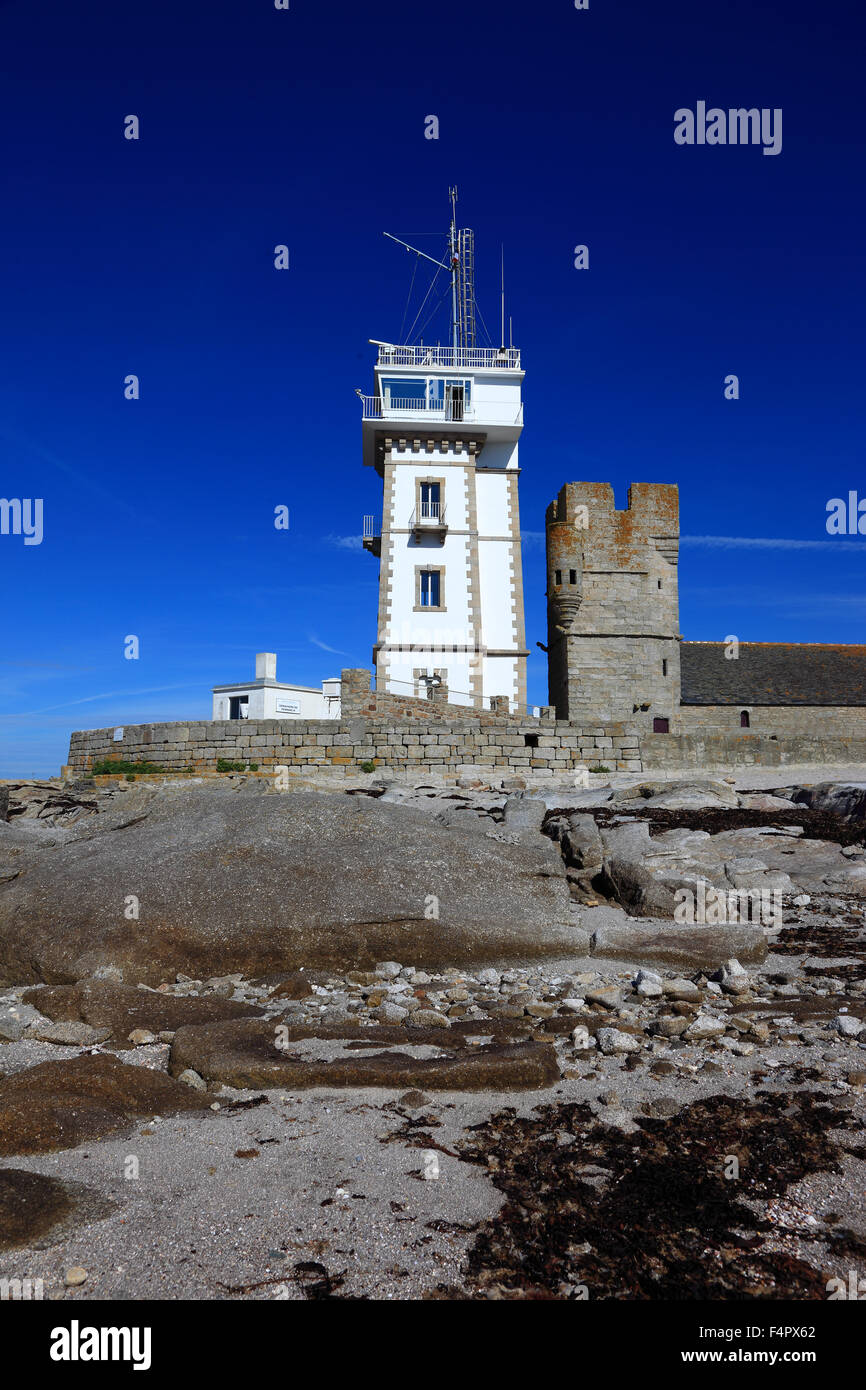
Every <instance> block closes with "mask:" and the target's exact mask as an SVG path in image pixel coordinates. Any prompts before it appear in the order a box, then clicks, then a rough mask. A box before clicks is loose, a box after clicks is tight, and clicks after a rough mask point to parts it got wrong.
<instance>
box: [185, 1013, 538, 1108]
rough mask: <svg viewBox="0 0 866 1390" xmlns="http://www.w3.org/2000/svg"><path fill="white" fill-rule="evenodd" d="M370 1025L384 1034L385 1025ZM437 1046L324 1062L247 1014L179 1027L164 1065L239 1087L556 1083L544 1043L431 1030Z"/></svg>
mask: <svg viewBox="0 0 866 1390" xmlns="http://www.w3.org/2000/svg"><path fill="white" fill-rule="evenodd" d="M370 1031H371V1032H372V1031H373V1030H372V1029H371V1030H370ZM375 1031H376V1032H377V1033H379V1034H381V1033H383V1032H386V1030H385V1029H384V1028H380V1029H377V1030H375ZM395 1031H398V1030H395ZM408 1032H409V1030H408V1029H407V1030H403V1029H401V1030H399V1033H400V1041H401V1042H402V1041H411V1042H412V1043H417V1042H421V1041H422V1040H423V1041H426V1039H423V1038H422V1036H419V1034H420V1030H412V1036H411V1038H408V1039H407V1038H406V1034H407V1033H408ZM372 1041H373V1040H372V1039H371V1042H372ZM394 1041H397V1040H396V1039H394ZM290 1045H291V1039H289V1040H288V1046H290ZM436 1045H437V1046H439V1047H440V1048H441V1049H442V1055H440V1056H438V1057H413V1056H411V1055H410V1054H409V1053H406V1052H400V1051H386V1052H378V1053H375V1054H374V1055H373V1056H366V1057H362V1056H357V1055H354V1054H353V1055H348V1056H345V1057H335V1058H331V1059H327V1060H319V1059H316V1058H309V1057H293V1056H291V1055H290V1054H289V1053H288V1052H287V1051H286V1050H285V1049H280V1048H278V1047H277V1043H276V1030H275V1028H274V1025H273V1024H272V1023H269V1022H265V1021H261V1020H256V1019H254V1020H250V1021H240V1022H237V1023H213V1024H204V1025H203V1026H201V1027H197V1028H181V1029H179V1031H178V1032H177V1034H176V1035H175V1039H174V1042H173V1043H172V1048H171V1063H170V1067H171V1071H172V1072H173V1073H174V1075H175V1076H178V1075H180V1073H181V1072H183V1071H186V1070H187V1069H188V1068H189V1069H191V1070H192V1071H195V1072H198V1074H199V1076H203V1077H205V1078H206V1079H207V1080H208V1081H211V1082H222V1084H223V1085H225V1086H233V1087H237V1088H239V1089H246V1090H252V1089H257V1088H260V1087H261V1088H268V1087H270V1088H278V1089H280V1090H290V1091H295V1090H303V1089H308V1088H309V1087H311V1086H324V1087H339V1088H342V1087H349V1086H351V1087H361V1086H375V1087H388V1088H398V1087H399V1088H400V1089H401V1090H408V1089H412V1088H415V1087H417V1088H418V1089H419V1090H424V1091H431V1090H434V1091H518V1090H542V1089H544V1088H545V1087H548V1086H552V1085H554V1084H555V1083H556V1082H557V1081H559V1066H558V1064H557V1061H556V1054H555V1052H554V1050H553V1047H552V1046H551V1045H550V1044H549V1043H547V1042H520V1043H514V1044H512V1045H510V1046H509V1045H505V1046H497V1045H492V1046H488V1047H474V1048H468V1047H465V1046H463V1047H458V1048H453V1047H451V1046H450V1038H448V1035H447V1034H445V1033H442V1032H437V1034H436Z"/></svg>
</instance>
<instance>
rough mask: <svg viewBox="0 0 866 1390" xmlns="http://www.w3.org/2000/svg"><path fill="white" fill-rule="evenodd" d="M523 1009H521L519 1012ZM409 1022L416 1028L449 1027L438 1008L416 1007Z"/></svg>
mask: <svg viewBox="0 0 866 1390" xmlns="http://www.w3.org/2000/svg"><path fill="white" fill-rule="evenodd" d="M522 1012H523V1010H521V1013H522ZM410 1022H411V1023H412V1024H413V1025H414V1026H415V1027H416V1028H450V1027H451V1024H450V1023H449V1022H448V1019H447V1018H446V1016H445V1014H440V1013H439V1011H438V1009H416V1010H415V1012H414V1013H413V1015H412V1017H411V1019H410Z"/></svg>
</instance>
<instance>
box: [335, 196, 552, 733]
mask: <svg viewBox="0 0 866 1390" xmlns="http://www.w3.org/2000/svg"><path fill="white" fill-rule="evenodd" d="M456 192H457V191H456V189H452V190H451V208H452V215H451V228H450V231H449V235H448V245H447V254H446V259H444V260H442V261H439V260H436V259H435V258H434V257H432V256H427V255H426V253H425V252H422V251H417V250H416V249H415V248H414V247H411V246H409V245H408V243H406V242H401V243H400V244H401V245H403V246H406V247H407V250H409V251H411V252H413V253H414V254H415V255H416V256H418V257H420V258H421V259H422V260H424V261H428V262H431V263H432V264H433V265H435V266H436V267H437V270H436V274H435V276H434V278H433V284H432V285H431V287H430V290H428V297H427V299H425V304H428V307H429V303H428V301H429V299H430V298H431V297H432V296H431V291H432V295H439V294H441V293H442V290H443V288H444V289H445V292H446V294H448V297H449V301H450V319H451V331H450V339H451V341H450V343H448V344H447V345H441V344H438V343H437V344H436V345H429V344H425V343H424V342H423V341H420V342H417V343H407V344H404V345H397V344H392V343H381V342H378V340H376V339H371V340H370V341H371V342H375V343H377V346H378V348H379V355H378V360H377V362H376V367H375V388H374V392H373V394H372V395H371V396H363V395H362V397H361V399H362V403H363V425H362V431H363V452H364V463H365V464H367V465H368V466H370V467H372V468H375V469H376V472H377V473H378V474H379V476H380V478H381V479H382V481H383V503H382V522H381V526H379V525H377V522H376V518H375V517H373V516H367V517H365V518H364V548H365V549H366V550H369V551H371V552H372V553H373V554H375V555H378V556H379V557H380V568H379V617H378V632H377V640H376V646H375V648H374V651H373V663H374V667H375V672H376V686H377V689H379V690H388V691H390V692H391V693H393V694H395V695H418V696H425V695H432V693H433V691H434V690H437V691H438V693H439V695H440V697H442V696H447V699H448V700H449V701H450V702H452V703H454V704H460V705H468V706H470V707H473V708H476V709H480V708H484V709H489V708H490V707H491V697H495V696H499V697H503V696H504V697H506V699H507V701H508V707H509V708H510V709H511V710H512V711H513V712H518V711H520V712H522V711H523V709H524V708H525V706H526V657H527V652H526V639H525V631H524V618H523V567H522V559H521V548H520V512H519V508H518V501H517V481H518V477H519V474H520V470H519V467H518V462H517V441H518V439H519V438H520V433H521V430H522V429H523V403H522V399H521V383H522V381H523V372H522V370H521V367H520V353H519V351H518V350H517V349H516V348H514V347H505V346H504V337H505V333H504V326H505V325H504V319H505V314H504V308H503V312H502V320H501V328H502V338H501V342H502V344H503V345H502V346H500V347H493V346H490V347H481V346H479V345H478V344H477V342H476V303H475V288H474V245H473V240H474V239H473V234H472V232H471V231H469V230H468V229H461V230H458V229H457V226H456V212H455V208H456ZM386 235H388V234H387V233H386ZM392 240H395V241H396V240H397V238H396V237H394V238H392ZM443 271H444V272H445V274H446V276H447V277H449V278H450V285H449V280H448V279H446V280H445V281H444V285H443V281H442V272H443ZM433 302H434V303H435V300H434V301H433ZM423 307H424V305H422V308H423ZM479 317H480V315H479ZM416 322H417V319H416ZM408 336H409V337H411V336H412V334H411V332H410V334H409V335H408ZM359 394H360V393H359ZM497 703H498V704H499V705H500V707H501V704H502V703H503V702H502V701H501V699H500V701H498V702H497Z"/></svg>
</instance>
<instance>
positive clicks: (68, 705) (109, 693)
mask: <svg viewBox="0 0 866 1390" xmlns="http://www.w3.org/2000/svg"><path fill="white" fill-rule="evenodd" d="M193 688H194V687H193V684H192V682H191V681H184V682H183V684H182V685H151V686H148V687H147V688H146V689H145V690H106V691H103V692H102V694H100V695H84V696H82V698H81V699H80V700H64V702H63V704H61V705H43V706H42V707H41V709H28V710H16V711H15V713H14V714H0V719H30V718H31V716H32V715H34V714H49V713H50V712H51V711H52V710H55V709H72V707H73V705H92V704H94V703H96V702H97V701H99V700H128V699H132V698H135V697H137V696H139V695H161V694H162V693H163V692H164V691H166V690H191V689H193Z"/></svg>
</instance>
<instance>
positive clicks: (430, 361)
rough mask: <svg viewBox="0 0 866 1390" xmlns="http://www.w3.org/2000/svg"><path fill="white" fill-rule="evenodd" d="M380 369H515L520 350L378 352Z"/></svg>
mask: <svg viewBox="0 0 866 1390" xmlns="http://www.w3.org/2000/svg"><path fill="white" fill-rule="evenodd" d="M378 365H379V366H380V367H455V368H456V367H475V368H483V367H487V368H490V367H499V368H511V369H514V368H518V367H519V366H520V349H519V348H514V347H509V348H454V347H439V346H437V347H398V346H396V345H394V346H388V347H380V348H379V357H378Z"/></svg>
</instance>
